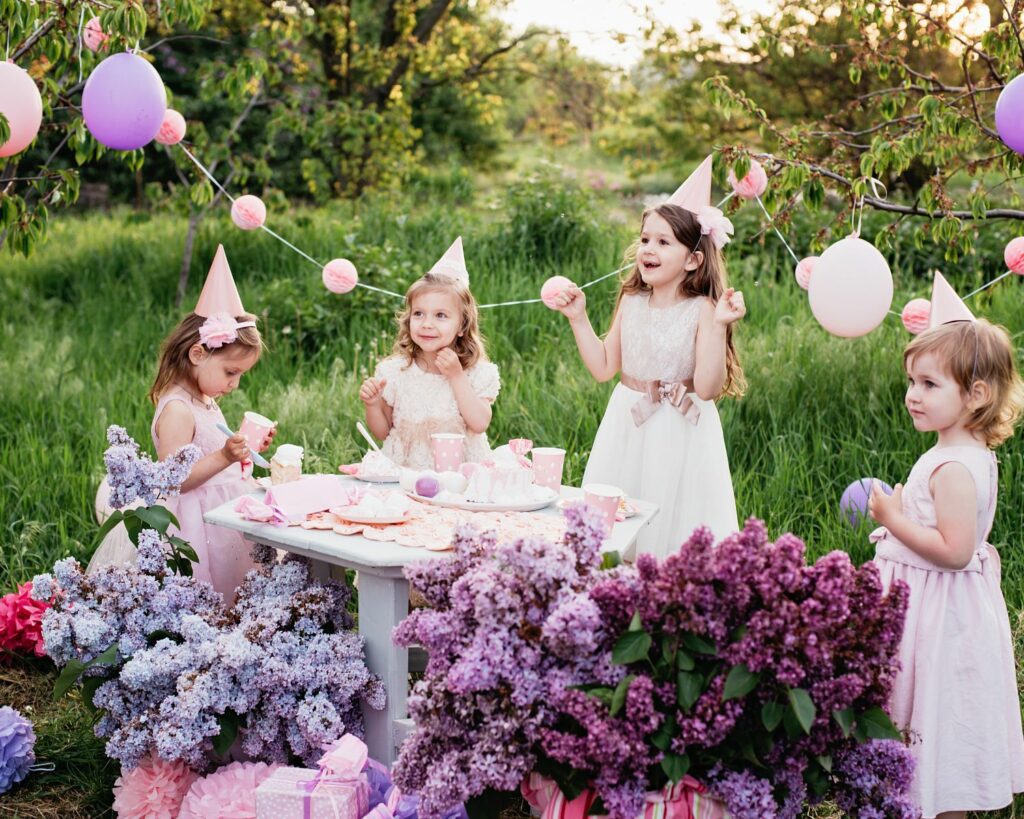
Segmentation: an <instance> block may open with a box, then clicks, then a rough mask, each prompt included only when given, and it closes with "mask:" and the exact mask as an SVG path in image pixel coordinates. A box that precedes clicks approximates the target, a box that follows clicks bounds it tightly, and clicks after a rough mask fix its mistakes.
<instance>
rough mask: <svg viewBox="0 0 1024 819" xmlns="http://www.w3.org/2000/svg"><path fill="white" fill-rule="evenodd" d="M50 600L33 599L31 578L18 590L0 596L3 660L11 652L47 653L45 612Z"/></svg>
mask: <svg viewBox="0 0 1024 819" xmlns="http://www.w3.org/2000/svg"><path fill="white" fill-rule="evenodd" d="M48 608H50V604H49V603H46V602H44V601H42V600H33V599H32V581H31V580H30V581H29V582H28V583H23V584H22V585H21V586H19V587H18V590H17V591H16V592H12V593H11V594H8V595H5V596H4V597H0V662H4V661H9V660H10V658H11V654H34V655H35V656H36V657H45V656H46V652H45V651H44V650H43V614H44V612H45V611H46V610H47V609H48Z"/></svg>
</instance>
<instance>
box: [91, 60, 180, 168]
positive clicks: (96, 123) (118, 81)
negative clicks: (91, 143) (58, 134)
mask: <svg viewBox="0 0 1024 819" xmlns="http://www.w3.org/2000/svg"><path fill="white" fill-rule="evenodd" d="M166 111H167V91H166V90H165V89H164V83H163V80H161V79H160V75H159V74H157V73H156V69H155V68H153V66H151V65H150V64H149V63H147V62H146V61H145V60H144V59H142V57H140V56H138V55H137V54H129V53H127V52H122V53H121V54H113V55H111V56H110V57H107V59H105V60H104V61H103V62H101V63H100V64H99V65H98V66H96V68H95V70H94V71H93V72H92V74H90V75H89V79H88V80H87V81H86V83H85V90H84V91H83V92H82V114H83V115H84V116H85V124H86V126H87V127H88V129H89V132H90V133H91V134H92V135H93V136H94V137H96V140H97V141H98V142H101V143H102V144H104V145H106V146H107V147H108V148H114V149H115V150H118V151H134V150H135V149H136V148H141V147H142V146H143V145H146V144H148V143H149V142H151V141H152V139H153V137H155V136H156V135H157V132H158V131H159V130H160V126H161V125H162V124H163V121H164V112H166Z"/></svg>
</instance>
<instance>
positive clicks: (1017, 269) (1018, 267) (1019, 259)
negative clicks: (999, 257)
mask: <svg viewBox="0 0 1024 819" xmlns="http://www.w3.org/2000/svg"><path fill="white" fill-rule="evenodd" d="M1003 261H1005V262H1006V269H1007V270H1009V271H1010V272H1011V273H1016V274H1017V275H1018V276H1024V236H1018V237H1017V238H1016V239H1010V241H1009V242H1008V243H1007V245H1006V250H1004V251H1003Z"/></svg>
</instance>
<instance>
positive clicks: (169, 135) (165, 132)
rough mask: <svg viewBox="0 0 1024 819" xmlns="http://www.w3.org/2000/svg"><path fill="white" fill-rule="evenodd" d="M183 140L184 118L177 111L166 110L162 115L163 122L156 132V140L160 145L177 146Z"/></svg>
mask: <svg viewBox="0 0 1024 819" xmlns="http://www.w3.org/2000/svg"><path fill="white" fill-rule="evenodd" d="M184 138H185V118H184V117H183V116H182V115H181V114H179V113H178V112H177V111H175V110H173V109H171V108H168V109H167V111H166V112H165V113H164V121H163V124H162V125H161V126H160V130H159V131H157V132H156V136H155V137H154V139H156V141H157V142H159V143H160V144H161V145H177V144H178V143H179V142H181V141H182V140H183V139H184Z"/></svg>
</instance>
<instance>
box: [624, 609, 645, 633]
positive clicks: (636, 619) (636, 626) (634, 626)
mask: <svg viewBox="0 0 1024 819" xmlns="http://www.w3.org/2000/svg"><path fill="white" fill-rule="evenodd" d="M643 628H644V624H643V622H642V621H641V620H640V612H638V611H634V612H633V619H632V620H630V621H629V628H628V629H627V631H643Z"/></svg>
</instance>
